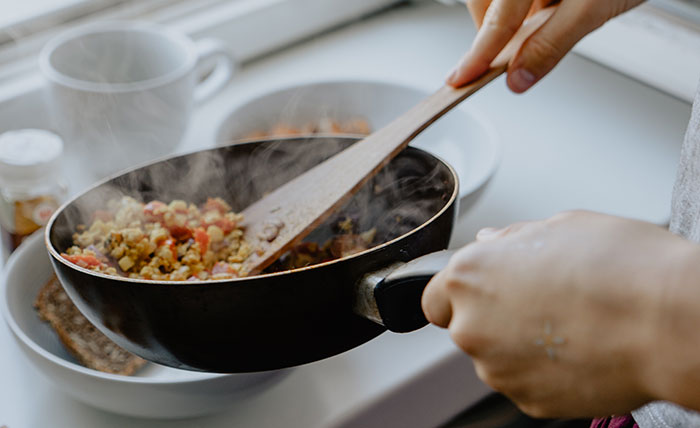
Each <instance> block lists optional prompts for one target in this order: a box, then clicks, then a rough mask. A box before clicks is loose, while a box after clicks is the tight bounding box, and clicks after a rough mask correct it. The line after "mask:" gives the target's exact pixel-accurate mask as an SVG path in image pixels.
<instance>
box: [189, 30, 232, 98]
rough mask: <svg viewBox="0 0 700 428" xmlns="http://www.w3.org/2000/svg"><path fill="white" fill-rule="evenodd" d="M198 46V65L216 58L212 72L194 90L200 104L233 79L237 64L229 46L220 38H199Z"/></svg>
mask: <svg viewBox="0 0 700 428" xmlns="http://www.w3.org/2000/svg"><path fill="white" fill-rule="evenodd" d="M196 46H197V65H198V66H200V65H201V64H203V63H204V62H206V61H208V60H211V59H215V60H216V63H215V65H214V68H213V70H212V71H211V73H209V75H208V76H207V77H205V78H204V79H203V80H202V81H201V82H199V83H198V84H197V87H196V88H195V90H194V101H195V103H197V104H200V103H203V102H204V101H206V100H207V99H209V98H210V97H211V96H212V95H214V94H216V93H217V92H219V90H220V89H221V88H223V87H224V86H225V85H226V84H227V83H228V82H229V81H230V80H231V77H233V73H234V71H235V70H236V68H237V65H236V60H235V59H234V57H233V55H232V54H231V52H230V51H229V50H228V46H226V44H225V43H224V42H222V41H221V40H219V39H211V38H205V39H201V40H197V42H196Z"/></svg>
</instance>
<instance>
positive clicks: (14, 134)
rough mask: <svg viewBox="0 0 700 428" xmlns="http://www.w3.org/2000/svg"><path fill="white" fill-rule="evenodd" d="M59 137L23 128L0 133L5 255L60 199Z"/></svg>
mask: <svg viewBox="0 0 700 428" xmlns="http://www.w3.org/2000/svg"><path fill="white" fill-rule="evenodd" d="M62 152H63V141H62V140H61V138H60V137H59V136H58V135H56V134H54V133H52V132H49V131H44V130H40V129H22V130H16V131H8V132H5V133H3V134H1V135H0V235H2V236H1V238H2V246H3V248H2V254H3V257H4V258H5V259H6V258H7V256H9V254H10V253H11V252H12V251H14V250H15V249H16V248H17V247H18V246H19V244H21V243H22V241H23V240H24V239H25V238H26V237H27V236H29V235H31V234H32V233H34V232H35V231H37V230H38V229H40V228H41V227H42V226H44V225H46V223H47V222H48V220H49V218H50V217H51V215H52V214H53V213H54V211H56V209H57V208H58V206H59V205H60V204H61V202H63V200H64V199H65V197H66V194H67V187H66V184H65V182H64V180H63V179H62V178H61V174H60V160H61V153H62Z"/></svg>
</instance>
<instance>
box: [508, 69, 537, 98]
mask: <svg viewBox="0 0 700 428" xmlns="http://www.w3.org/2000/svg"><path fill="white" fill-rule="evenodd" d="M535 80H536V78H535V75H534V74H532V73H530V72H529V71H527V70H525V69H524V68H519V69H517V70H515V71H513V72H512V73H511V74H510V82H509V86H510V88H511V89H512V90H514V91H515V92H525V91H527V90H528V89H529V88H530V86H532V85H533V84H534V83H535Z"/></svg>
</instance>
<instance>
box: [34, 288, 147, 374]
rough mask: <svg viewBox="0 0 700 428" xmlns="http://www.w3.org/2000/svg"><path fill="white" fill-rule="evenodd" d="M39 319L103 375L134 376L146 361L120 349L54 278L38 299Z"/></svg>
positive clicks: (70, 348) (36, 302)
mask: <svg viewBox="0 0 700 428" xmlns="http://www.w3.org/2000/svg"><path fill="white" fill-rule="evenodd" d="M34 306H35V307H36V309H37V310H38V312H39V317H40V318H41V319H42V320H44V321H46V322H48V323H49V324H50V325H51V327H53V329H54V330H55V331H56V333H58V337H59V338H60V339H61V342H63V344H64V345H65V346H66V348H68V351H70V353H71V354H73V355H74V356H75V358H77V359H78V361H79V362H80V363H81V364H82V365H84V366H86V367H89V368H91V369H94V370H99V371H101V372H106V373H112V374H120V375H125V376H128V375H131V374H133V373H134V372H136V370H138V369H139V368H141V367H142V366H143V365H144V364H145V363H146V361H145V360H143V359H141V358H139V357H137V356H136V355H134V354H132V353H130V352H128V351H126V350H124V349H122V348H120V347H119V346H117V344H115V343H114V342H112V341H111V340H110V339H109V338H107V336H105V335H104V334H102V332H100V331H99V330H97V328H95V326H94V325H92V324H91V323H90V321H88V320H87V318H85V317H84V316H83V314H81V313H80V311H78V308H76V307H75V305H74V304H73V302H72V301H71V300H70V298H69V297H68V295H67V294H66V292H65V291H64V290H63V287H62V286H61V283H60V282H59V281H58V278H56V276H55V275H54V276H53V277H52V278H51V279H50V280H49V282H47V283H46V285H44V286H43V287H42V288H41V290H40V291H39V294H38V295H37V298H36V301H35V302H34Z"/></svg>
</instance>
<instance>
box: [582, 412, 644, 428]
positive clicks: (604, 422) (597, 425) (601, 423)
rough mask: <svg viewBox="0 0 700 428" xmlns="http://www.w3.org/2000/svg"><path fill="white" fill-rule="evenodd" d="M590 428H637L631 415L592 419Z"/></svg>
mask: <svg viewBox="0 0 700 428" xmlns="http://www.w3.org/2000/svg"><path fill="white" fill-rule="evenodd" d="M591 428H639V426H638V425H637V423H636V422H634V419H633V418H632V416H631V415H625V416H610V417H607V418H600V419H594V420H593V422H591Z"/></svg>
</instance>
